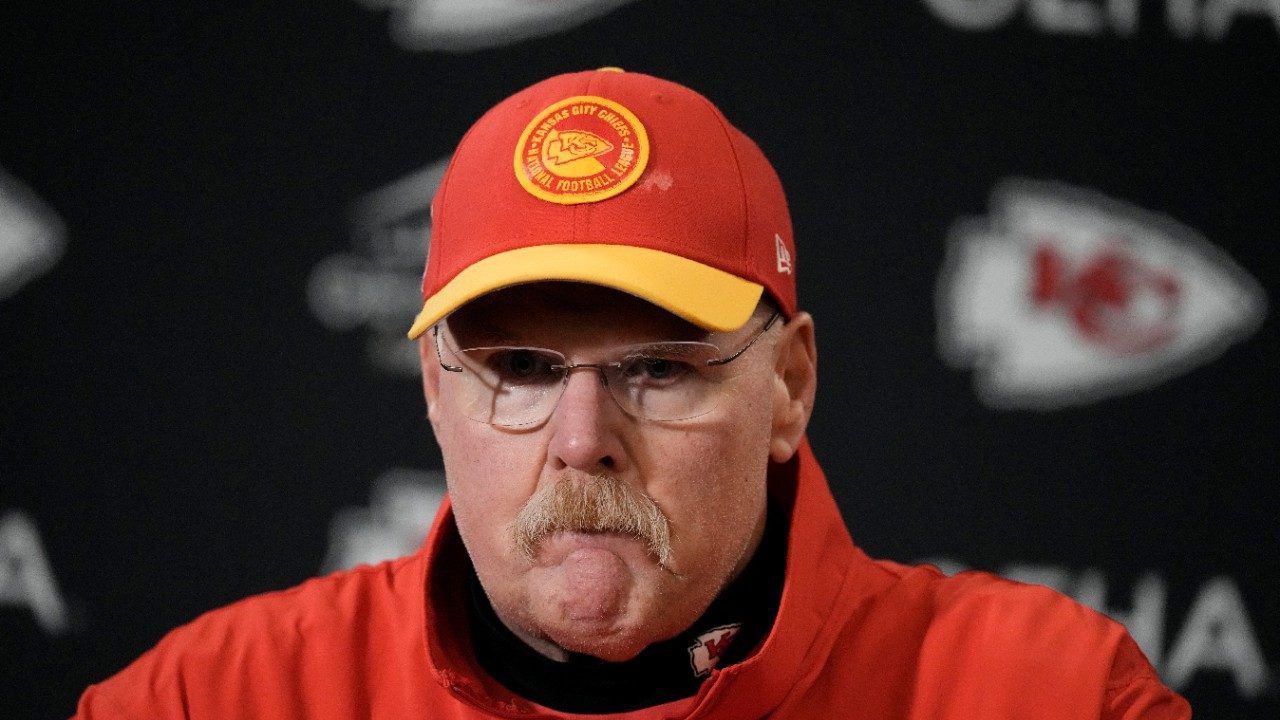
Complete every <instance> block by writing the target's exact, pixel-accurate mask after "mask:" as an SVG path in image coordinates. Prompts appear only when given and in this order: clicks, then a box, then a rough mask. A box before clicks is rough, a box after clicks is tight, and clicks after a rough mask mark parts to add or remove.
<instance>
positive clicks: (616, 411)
mask: <svg viewBox="0 0 1280 720" xmlns="http://www.w3.org/2000/svg"><path fill="white" fill-rule="evenodd" d="M624 420H625V415H624V413H623V412H622V408H620V407H618V403H617V402H616V401H614V399H613V396H612V395H610V393H609V389H608V388H606V387H605V385H604V382H603V377H602V376H601V374H600V372H599V371H598V370H595V369H592V368H578V369H575V370H573V371H571V372H570V373H569V377H568V380H567V381H566V384H565V388H564V394H563V395H561V396H560V401H559V402H558V403H557V404H556V407H555V410H553V411H552V413H551V418H550V421H549V425H550V428H551V443H550V446H549V447H548V448H547V450H548V458H547V461H548V462H549V463H551V464H552V469H553V470H557V471H558V470H564V469H565V468H573V469H575V470H580V471H582V472H584V473H589V474H593V475H594V474H596V473H601V472H607V473H617V472H619V471H620V470H622V469H623V465H624V463H625V460H626V451H625V448H624V447H623V444H622V439H621V436H620V434H619V433H620V431H621V423H622V422H623V421H624Z"/></svg>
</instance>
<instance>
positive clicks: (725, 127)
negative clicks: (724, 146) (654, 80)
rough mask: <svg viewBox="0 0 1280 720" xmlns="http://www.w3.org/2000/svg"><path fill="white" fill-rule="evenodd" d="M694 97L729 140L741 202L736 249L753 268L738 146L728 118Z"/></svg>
mask: <svg viewBox="0 0 1280 720" xmlns="http://www.w3.org/2000/svg"><path fill="white" fill-rule="evenodd" d="M694 97H697V98H698V99H699V100H701V101H702V104H703V105H705V106H707V109H709V110H710V111H711V117H712V118H714V119H715V120H716V122H717V123H718V124H719V125H720V130H721V131H722V132H723V133H724V137H725V140H727V141H729V155H730V156H732V157H733V167H734V169H735V170H737V173H736V175H737V178H738V196H739V200H740V201H741V202H742V236H741V238H740V240H741V245H740V246H739V248H738V250H739V252H740V253H741V255H742V259H743V260H744V261H747V266H748V267H749V268H752V269H754V267H753V266H754V265H755V263H753V262H751V260H753V258H752V257H750V255H749V254H748V252H747V248H748V246H749V245H750V242H749V238H748V237H747V233H748V232H749V228H750V225H751V223H750V218H749V215H748V213H749V207H750V206H749V204H748V203H747V184H746V182H745V181H744V179H743V177H742V161H741V160H740V159H739V158H738V148H737V147H736V146H735V145H734V144H733V134H732V133H731V132H730V131H729V128H730V125H729V120H728V119H727V118H725V117H724V115H722V114H721V113H720V111H719V109H717V108H716V106H715V105H714V104H713V103H712V102H711V101H710V100H709V99H707V97H706V96H704V95H701V94H699V93H694ZM752 282H755V280H752Z"/></svg>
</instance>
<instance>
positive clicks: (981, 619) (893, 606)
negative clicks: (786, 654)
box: [842, 560, 1190, 718]
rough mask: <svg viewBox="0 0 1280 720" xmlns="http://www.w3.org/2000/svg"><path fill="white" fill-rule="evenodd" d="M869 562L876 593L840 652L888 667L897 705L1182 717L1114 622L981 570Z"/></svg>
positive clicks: (997, 712)
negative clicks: (949, 571) (884, 661)
mask: <svg viewBox="0 0 1280 720" xmlns="http://www.w3.org/2000/svg"><path fill="white" fill-rule="evenodd" d="M872 565H873V566H872V567H867V568H866V570H867V572H868V573H869V576H870V577H873V578H876V579H875V582H876V583H877V585H878V586H879V587H880V588H881V589H880V590H879V591H878V592H877V593H875V595H874V596H872V597H870V598H867V599H866V609H865V614H863V615H862V617H861V620H859V621H855V622H852V623H850V625H849V626H847V627H846V628H845V629H844V630H845V632H844V633H843V635H844V638H843V640H842V644H844V645H845V646H846V648H849V649H852V648H860V649H859V650H856V651H855V653H865V654H867V655H868V657H880V658H887V657H893V658H897V663H896V664H897V672H898V673H899V675H898V677H897V678H896V680H895V681H894V682H895V683H896V685H897V687H898V688H899V689H900V691H901V692H902V693H904V695H903V696H902V697H901V698H900V700H902V701H906V702H910V703H912V704H918V705H921V706H923V707H930V708H939V709H941V708H950V709H952V710H953V711H954V712H953V713H952V714H951V715H949V716H955V717H963V716H966V715H965V713H967V712H972V713H976V715H974V716H984V717H1006V716H1008V717H1018V716H1034V717H1046V715H1045V714H1044V713H1045V712H1046V711H1045V708H1046V707H1050V706H1061V707H1063V708H1064V709H1063V711H1062V713H1060V714H1061V716H1062V717H1064V718H1065V717H1072V718H1076V717H1079V718H1137V717H1143V718H1185V717H1190V709H1189V707H1187V705H1186V702H1185V701H1184V700H1183V699H1182V698H1180V697H1178V696H1177V695H1176V694H1174V693H1173V692H1172V691H1170V690H1169V689H1168V688H1166V687H1165V686H1164V685H1163V684H1162V683H1161V681H1160V679H1159V677H1158V676H1157V675H1156V672H1155V670H1154V669H1153V668H1152V667H1151V664H1150V663H1149V662H1148V661H1147V659H1146V658H1145V657H1144V656H1143V655H1142V652H1141V650H1140V649H1139V648H1138V646H1137V644H1136V643H1135V642H1134V641H1133V639H1132V638H1131V637H1129V634H1128V632H1127V631H1126V630H1125V628H1124V626H1123V625H1121V624H1120V623H1118V622H1116V621H1114V620H1112V619H1111V618H1109V617H1107V616H1105V615H1103V614H1102V613H1099V612H1097V611H1095V610H1093V609H1091V608H1088V607H1086V606H1085V605H1083V604H1081V603H1079V602H1077V601H1075V600H1073V599H1071V598H1069V597H1067V596H1065V595H1063V594H1061V593H1059V592H1057V591H1055V590H1052V589H1050V588H1047V587H1043V586H1040V585H1030V584H1026V583H1020V582H1015V581H1012V580H1007V579H1005V578H1001V577H999V576H996V575H993V574H990V573H986V572H978V571H969V572H963V573H959V574H957V575H954V576H950V577H949V576H947V575H944V574H943V573H942V572H941V571H940V570H938V569H937V568H935V567H933V566H930V565H919V566H909V565H903V564H899V563H894V562H888V561H880V560H876V561H872ZM846 652H847V651H846ZM908 698H909V700H908ZM1067 700H1070V701H1071V702H1070V703H1069V704H1068V705H1061V704H1062V703H1064V702H1065V701H1067ZM1066 708H1070V710H1067V709H1066ZM1135 708H1144V709H1143V710H1142V711H1141V712H1136V711H1135ZM1027 713H1029V715H1028V714H1027ZM1135 713H1136V714H1135ZM943 715H946V713H943ZM1050 716H1051V717H1058V716H1059V715H1057V714H1051V715H1050Z"/></svg>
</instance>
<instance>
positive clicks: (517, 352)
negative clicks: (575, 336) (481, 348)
mask: <svg viewBox="0 0 1280 720" xmlns="http://www.w3.org/2000/svg"><path fill="white" fill-rule="evenodd" d="M487 364H488V365H489V367H491V368H492V369H493V370H494V371H495V372H497V373H498V375H499V376H500V377H502V378H503V379H504V380H507V381H522V382H530V381H538V380H545V379H547V378H550V377H552V376H554V375H555V371H554V370H552V369H551V366H552V365H553V364H554V362H553V361H552V360H551V359H550V358H548V357H547V356H546V355H543V354H542V353H539V352H535V351H533V350H524V349H511V350H503V351H501V352H496V353H494V354H493V355H492V356H490V357H489V361H488V363H487Z"/></svg>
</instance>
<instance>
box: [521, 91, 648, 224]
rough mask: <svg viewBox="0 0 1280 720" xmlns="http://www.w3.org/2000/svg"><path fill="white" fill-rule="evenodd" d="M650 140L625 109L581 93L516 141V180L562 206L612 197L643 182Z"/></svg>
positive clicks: (533, 123)
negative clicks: (636, 183)
mask: <svg viewBox="0 0 1280 720" xmlns="http://www.w3.org/2000/svg"><path fill="white" fill-rule="evenodd" d="M648 162H649V136H648V135H647V134H645V130H644V125H641V124H640V120H639V119H638V118H637V117H636V116H635V115H634V114H632V112H631V111H630V110H628V109H626V108H625V107H623V106H621V105H619V104H618V103H616V102H614V101H612V100H606V99H604V98H602V97H596V96H595V95H577V96H574V97H571V98H568V99H566V100H561V101H560V102H558V103H556V104H554V105H552V106H550V107H548V108H546V109H545V110H543V111H542V112H540V113H538V114H537V115H536V116H534V118H533V120H532V121H531V122H530V123H529V125H528V126H527V127H526V128H525V129H524V132H523V133H521V134H520V140H519V142H517V143H516V155H515V170H516V179H517V180H519V181H520V184H521V185H522V186H524V189H525V190H528V191H529V193H530V194H532V195H533V196H535V197H539V198H542V199H543V200H548V201H550V202H554V203H561V204H563V205H574V204H577V203H588V202H596V201H599V200H604V199H605V198H611V197H613V196H614V195H617V194H618V193H620V192H622V191H623V190H626V189H627V188H629V187H631V186H632V185H633V184H635V182H636V180H639V179H640V174H641V173H643V172H644V168H645V165H646V164H648Z"/></svg>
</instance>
